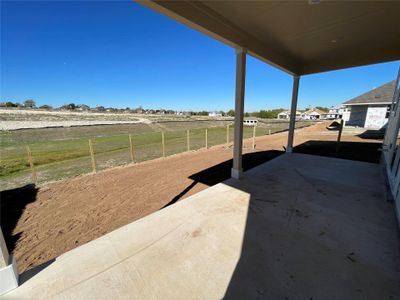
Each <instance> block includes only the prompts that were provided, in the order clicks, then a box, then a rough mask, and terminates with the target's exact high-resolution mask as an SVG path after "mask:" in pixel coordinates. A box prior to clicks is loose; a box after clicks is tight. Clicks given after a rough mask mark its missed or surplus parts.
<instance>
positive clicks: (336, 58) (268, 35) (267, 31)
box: [138, 0, 400, 75]
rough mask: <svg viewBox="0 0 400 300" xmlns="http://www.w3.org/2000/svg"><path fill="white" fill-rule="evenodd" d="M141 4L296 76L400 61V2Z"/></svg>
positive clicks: (141, 0) (314, 1)
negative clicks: (242, 49)
mask: <svg viewBox="0 0 400 300" xmlns="http://www.w3.org/2000/svg"><path fill="white" fill-rule="evenodd" d="M138 2H139V3H141V4H143V5H145V6H147V7H149V8H152V9H154V10H156V11H158V12H160V13H162V14H165V15H167V16H169V17H171V18H173V19H175V20H177V21H179V22H181V23H184V24H186V25H188V26H190V27H192V28H194V29H196V30H199V31H201V32H203V33H205V34H207V35H209V36H211V37H214V38H216V39H217V40H220V41H222V42H224V43H226V44H228V45H231V46H233V47H243V48H246V49H247V50H248V53H249V54H250V55H252V56H254V57H257V58H259V59H261V60H263V61H265V62H267V63H269V64H272V65H274V66H276V67H278V68H280V69H282V70H284V71H286V72H288V73H290V74H296V75H305V74H312V73H318V72H325V71H331V70H337V69H343V68H349V67H355V66H361V65H367V64H373V63H381V62H386V61H393V60H398V59H400V23H399V19H400V1H375V2H373V1H368V2H367V1H365V2H364V1H355V2H350V1H340V2H339V1H317V0H312V1H311V0H310V1H300V2H299V1H186V0H184V1H150V0H147V1H146V0H144V1H143V0H139V1H138ZM312 3H314V4H312Z"/></svg>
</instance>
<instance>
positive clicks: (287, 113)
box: [278, 110, 301, 120]
mask: <svg viewBox="0 0 400 300" xmlns="http://www.w3.org/2000/svg"><path fill="white" fill-rule="evenodd" d="M300 117H301V113H300V112H298V111H296V119H300ZM278 119H280V120H285V119H290V111H289V110H285V111H283V112H281V113H279V114H278Z"/></svg>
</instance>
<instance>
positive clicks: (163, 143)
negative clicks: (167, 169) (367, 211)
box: [161, 131, 165, 157]
mask: <svg viewBox="0 0 400 300" xmlns="http://www.w3.org/2000/svg"><path fill="white" fill-rule="evenodd" d="M161 144H162V156H163V157H165V139H164V132H163V131H161Z"/></svg>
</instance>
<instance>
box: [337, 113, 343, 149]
mask: <svg viewBox="0 0 400 300" xmlns="http://www.w3.org/2000/svg"><path fill="white" fill-rule="evenodd" d="M342 131H343V119H342V120H341V121H340V127H339V133H338V137H337V141H336V155H338V154H339V147H340V140H341V138H342Z"/></svg>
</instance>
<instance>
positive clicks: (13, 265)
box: [0, 255, 19, 296]
mask: <svg viewBox="0 0 400 300" xmlns="http://www.w3.org/2000/svg"><path fill="white" fill-rule="evenodd" d="M18 278H19V274H18V268H17V262H16V260H15V257H14V256H13V255H10V258H9V265H7V266H6V267H4V268H2V269H1V270H0V296H1V295H4V294H5V293H7V292H9V291H11V290H13V289H15V288H17V287H18Z"/></svg>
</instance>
